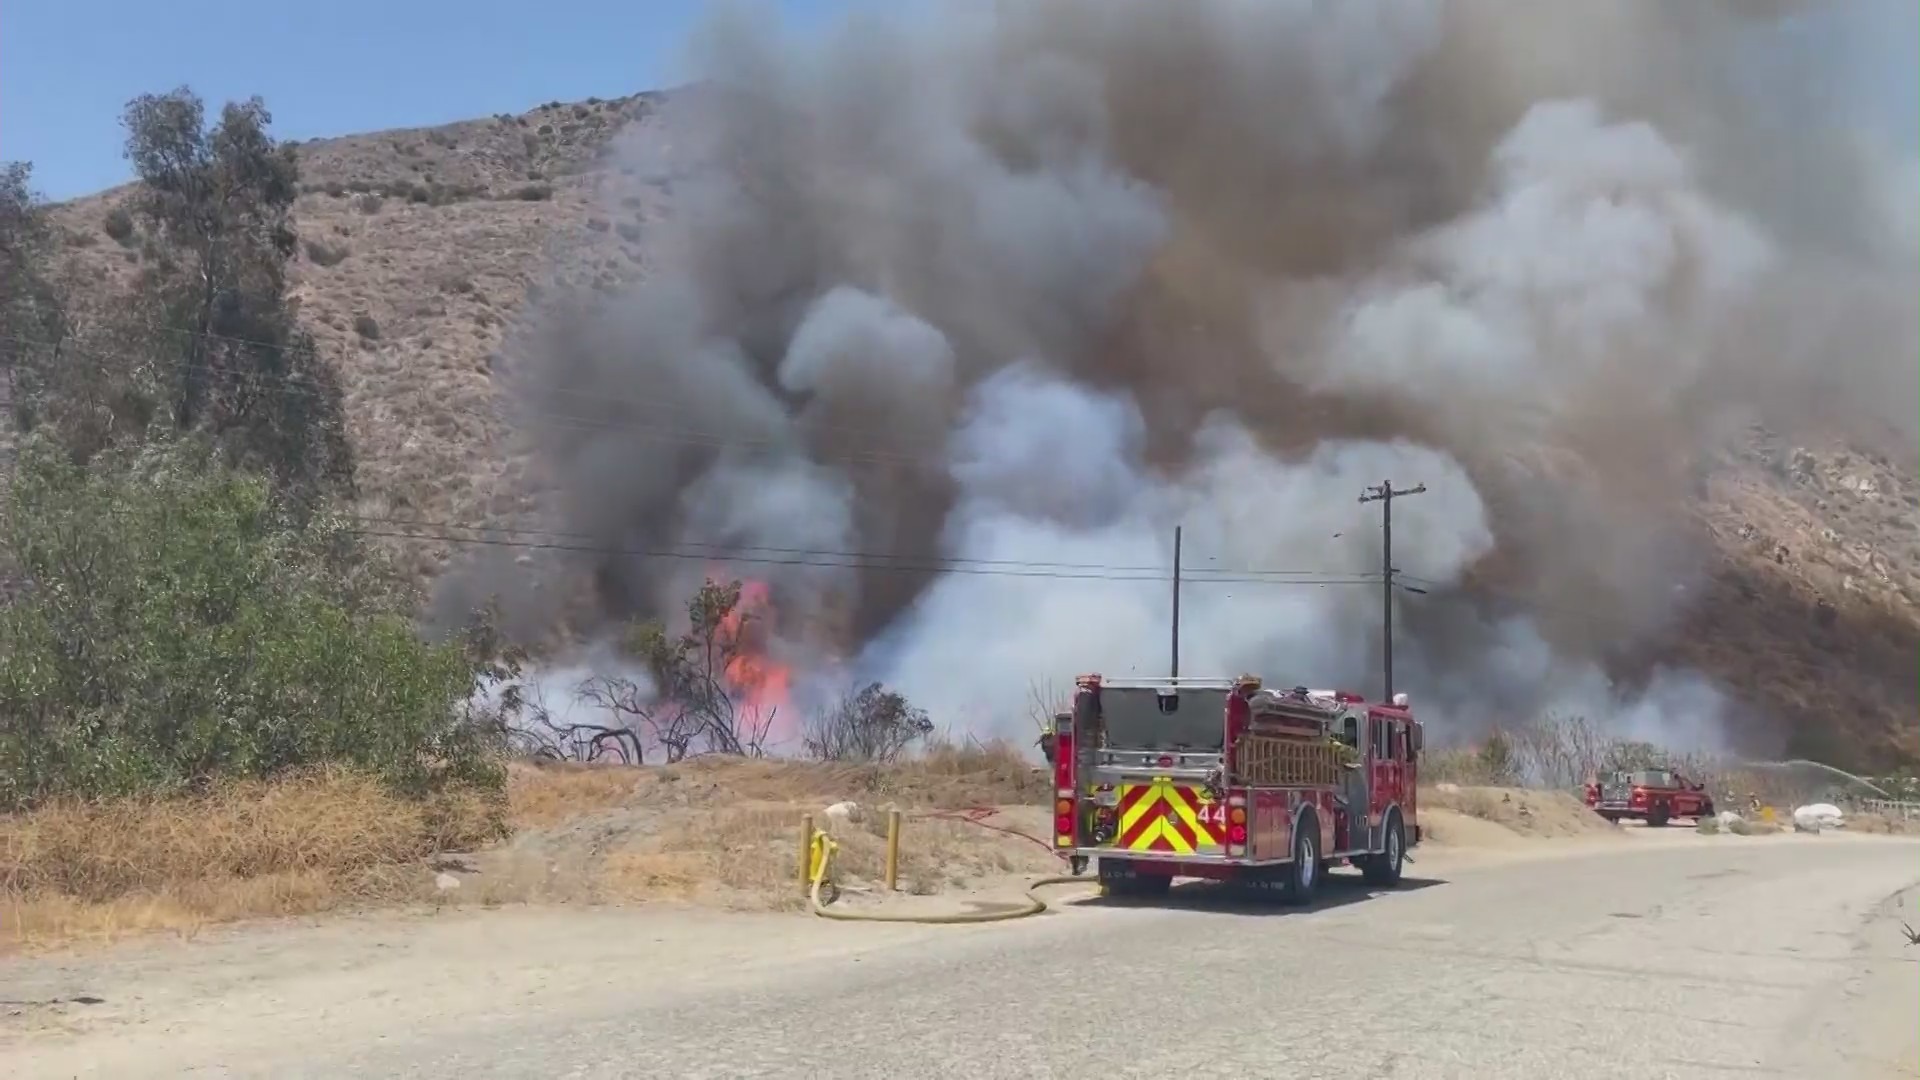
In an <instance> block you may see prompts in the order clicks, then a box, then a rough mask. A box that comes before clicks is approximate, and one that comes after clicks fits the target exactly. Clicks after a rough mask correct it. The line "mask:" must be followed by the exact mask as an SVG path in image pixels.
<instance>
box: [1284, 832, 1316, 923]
mask: <svg viewBox="0 0 1920 1080" xmlns="http://www.w3.org/2000/svg"><path fill="white" fill-rule="evenodd" d="M1320 867H1321V863H1320V823H1319V822H1318V821H1317V820H1315V819H1314V817H1313V815H1312V814H1306V815H1303V816H1302V817H1301V818H1300V827H1299V828H1298V829H1296V830H1295V831H1294V834H1293V862H1291V863H1289V864H1288V865H1286V866H1284V867H1282V868H1281V879H1280V881H1281V885H1280V900H1281V902H1282V903H1287V904H1311V903H1312V902H1313V898H1314V895H1315V894H1317V893H1318V892H1319V891H1320Z"/></svg>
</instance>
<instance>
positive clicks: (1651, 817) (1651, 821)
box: [1647, 803, 1667, 829]
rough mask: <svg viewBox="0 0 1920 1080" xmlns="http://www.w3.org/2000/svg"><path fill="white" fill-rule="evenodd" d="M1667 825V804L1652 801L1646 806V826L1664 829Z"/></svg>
mask: <svg viewBox="0 0 1920 1080" xmlns="http://www.w3.org/2000/svg"><path fill="white" fill-rule="evenodd" d="M1666 827H1667V804H1666V803H1654V804H1653V805H1652V806H1650V807H1648V808H1647V828H1649V829H1664V828H1666Z"/></svg>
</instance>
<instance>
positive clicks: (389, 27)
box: [0, 0, 1920, 199]
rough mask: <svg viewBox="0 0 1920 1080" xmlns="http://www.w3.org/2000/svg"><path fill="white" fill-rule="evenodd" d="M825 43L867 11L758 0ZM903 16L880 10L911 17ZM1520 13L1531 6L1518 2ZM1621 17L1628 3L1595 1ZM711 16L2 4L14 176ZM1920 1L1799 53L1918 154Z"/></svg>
mask: <svg viewBox="0 0 1920 1080" xmlns="http://www.w3.org/2000/svg"><path fill="white" fill-rule="evenodd" d="M750 2H758V3H759V4H761V5H762V6H765V7H768V8H777V9H779V10H780V12H781V13H782V14H783V15H784V16H785V17H786V19H787V20H788V22H789V24H790V25H794V26H798V27H805V26H818V25H821V24H823V23H825V22H826V21H828V19H830V18H831V16H832V15H834V14H835V13H837V12H840V11H844V10H847V9H850V8H853V7H856V6H865V5H863V4H862V3H860V0H750ZM904 2H906V0H867V3H869V4H872V5H875V6H883V7H895V8H897V7H899V6H900V5H901V4H902V3H904ZM1513 2H1515V3H1522V2H1526V0H1513ZM1597 2H1620V0H1597ZM705 7H707V4H706V3H705V2H704V0H317V2H311V3H302V4H291V5H287V6H286V7H284V8H282V7H279V6H277V5H274V4H271V3H263V2H261V0H248V2H241V0H0V160H8V161H11V160H27V161H31V162H33V163H34V177H35V182H36V185H37V186H38V187H39V188H40V190H41V191H42V192H43V193H44V194H46V195H47V196H49V197H51V198H55V199H63V198H69V197H72V196H75V195H82V194H86V193H88V192H91V191H97V190H99V189H101V188H105V187H110V186H112V185H114V184H117V183H120V182H122V181H124V180H125V179H126V178H127V175H128V170H127V166H126V162H125V161H124V160H123V159H122V158H121V156H120V147H121V142H122V132H121V130H120V124H119V118H120V112H121V109H122V108H123V107H124V106H125V104H126V102H127V100H128V99H129V98H132V97H134V96H135V95H137V94H142V93H147V92H150V91H160V90H168V89H171V88H173V87H175V86H179V85H181V84H183V83H184V84H187V85H190V86H192V87H193V88H194V89H195V90H196V91H198V92H199V93H200V95H201V97H203V98H205V99H206V100H207V101H208V102H209V103H210V104H214V105H217V104H218V103H220V102H223V101H227V100H230V99H234V98H244V97H246V96H248V95H250V94H259V95H261V96H262V97H264V98H265V99H266V101H267V105H268V107H269V108H271V109H272V110H273V114H274V130H275V133H276V134H277V135H279V136H280V137H282V138H291V139H309V138H314V137H316V136H324V135H342V134H348V133H352V132H359V131H374V130H379V129H381V128H391V127H413V126H419V125H427V124H441V123H447V122H450V121H454V120H466V119H471V118H473V117H477V116H485V115H488V114H490V113H499V112H512V113H517V112H521V111H524V110H526V109H529V108H532V107H533V106H535V105H538V104H540V103H542V102H546V101H556V100H558V101H577V100H580V99H582V98H587V97H594V96H598V97H614V96H618V95H621V94H626V93H631V92H633V91H636V90H644V89H651V88H655V87H659V86H665V85H671V84H673V83H674V82H676V81H677V80H678V79H679V77H680V76H681V74H682V73H681V72H680V71H678V70H677V66H678V61H679V58H680V50H681V47H682V45H683V44H684V43H685V41H686V40H687V37H688V34H689V32H690V31H691V30H692V29H693V27H694V25H695V23H696V22H697V20H698V19H699V17H700V14H701V12H702V10H703V9H704V8H705ZM1916 10H1920V5H1916V0H1843V2H1840V3H1836V4H1832V5H1830V6H1829V7H1828V9H1827V10H1826V12H1824V13H1823V14H1820V15H1816V16H1813V17H1811V18H1806V19H1802V20H1798V23H1797V25H1796V24H1795V23H1793V22H1790V23H1789V24H1788V25H1787V26H1786V27H1783V28H1782V29H1784V30H1785V31H1786V32H1785V33H1783V34H1780V35H1779V36H1778V37H1776V38H1775V41H1776V42H1777V43H1778V44H1779V45H1781V46H1783V47H1785V48H1788V49H1792V48H1796V47H1798V48H1807V47H1811V48H1814V49H1816V50H1820V51H1823V52H1829V55H1831V54H1832V51H1838V52H1840V53H1841V54H1842V55H1846V56H1848V57H1849V58H1850V59H1851V61H1852V63H1851V65H1850V66H1848V67H1846V68H1845V69H1844V72H1845V73H1844V74H1842V76H1841V84H1840V85H1836V86H1833V87H1830V88H1828V90H1829V91H1830V93H1831V94H1832V95H1833V96H1835V97H1837V98H1839V99H1841V101H1840V102H1838V103H1836V104H1838V105H1839V107H1840V108H1843V109H1847V110H1849V111H1858V113H1859V114H1860V115H1862V116H1863V117H1865V118H1869V119H1870V121H1871V122H1875V123H1876V126H1879V127H1881V128H1882V129H1883V131H1885V132H1886V133H1887V134H1889V135H1891V136H1892V137H1893V139H1894V140H1895V141H1896V143H1897V144H1898V145H1899V146H1901V148H1903V149H1908V150H1911V148H1912V147H1913V146H1914V144H1915V142H1916V139H1915V136H1916V134H1920V49H1917V48H1916V45H1917V43H1920V16H1916V14H1915V12H1916Z"/></svg>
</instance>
